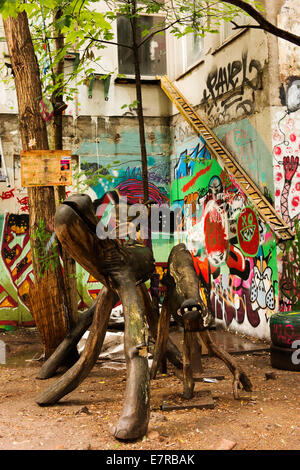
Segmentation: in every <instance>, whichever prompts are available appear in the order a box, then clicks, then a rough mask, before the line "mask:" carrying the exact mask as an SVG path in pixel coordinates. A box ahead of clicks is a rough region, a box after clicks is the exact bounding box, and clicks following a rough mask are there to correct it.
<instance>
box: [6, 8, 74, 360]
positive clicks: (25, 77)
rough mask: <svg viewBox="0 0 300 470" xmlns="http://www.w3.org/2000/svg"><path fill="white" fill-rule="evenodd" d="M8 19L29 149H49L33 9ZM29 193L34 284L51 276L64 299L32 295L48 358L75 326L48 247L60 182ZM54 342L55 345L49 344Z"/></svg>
mask: <svg viewBox="0 0 300 470" xmlns="http://www.w3.org/2000/svg"><path fill="white" fill-rule="evenodd" d="M3 23H4V29H5V35H6V41H7V46H8V51H9V55H10V58H11V65H12V70H13V74H14V79H15V88H16V93H17V99H18V109H19V124H20V133H21V141H22V147H23V150H34V149H38V150H47V149H48V139H47V129H46V123H45V121H43V119H42V116H41V114H40V111H39V102H40V100H41V98H42V90H41V82H40V72H39V67H38V63H37V59H36V56H35V53H34V49H33V44H32V40H31V36H30V31H29V26H28V19H27V15H26V13H25V12H22V13H19V14H18V16H17V17H16V18H13V17H8V18H7V19H6V20H4V21H3ZM28 198H29V209H30V234H31V238H30V240H31V252H32V263H33V271H34V276H35V288H34V289H39V286H41V283H42V284H43V285H47V284H48V282H47V281H48V280H49V284H50V283H51V289H52V293H53V297H55V298H57V299H59V302H57V304H54V305H53V302H52V303H51V304H50V303H49V305H47V300H46V299H44V300H45V302H43V305H39V304H38V303H37V302H38V301H39V298H42V296H43V294H44V292H43V291H42V292H40V295H39V296H38V297H37V298H35V297H34V295H31V303H32V305H33V304H34V305H35V308H34V311H35V313H34V319H35V321H36V325H37V328H38V330H39V332H40V334H41V337H42V340H43V342H44V351H45V357H46V358H47V357H49V356H50V355H51V354H52V352H53V351H54V350H55V349H56V346H58V344H59V343H60V342H61V341H62V339H63V338H64V336H65V335H66V333H67V331H68V327H69V325H68V305H67V299H66V295H65V292H64V283H63V277H62V271H61V266H60V261H59V255H58V250H57V246H56V244H55V243H52V245H51V246H50V248H49V250H48V251H47V250H46V247H45V244H46V242H47V243H48V242H49V238H50V237H51V234H52V233H53V230H54V214H55V197H54V188H53V187H52V186H43V187H33V188H28ZM41 254H43V256H41ZM48 294H50V295H51V292H50V293H48ZM45 296H46V298H47V292H45ZM45 309H46V310H45ZM40 314H41V315H40ZM53 325H55V328H53ZM53 331H54V332H55V336H56V338H55V341H53V337H52V338H50V337H49V335H50V334H51V335H53ZM50 342H51V344H52V346H51V347H49V344H50ZM53 344H56V346H53Z"/></svg>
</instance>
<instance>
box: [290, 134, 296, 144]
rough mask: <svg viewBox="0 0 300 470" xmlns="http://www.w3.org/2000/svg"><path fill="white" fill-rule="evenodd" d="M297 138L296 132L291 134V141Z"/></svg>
mask: <svg viewBox="0 0 300 470" xmlns="http://www.w3.org/2000/svg"><path fill="white" fill-rule="evenodd" d="M296 138H297V137H296V135H295V134H291V135H290V141H291V142H295V140H296Z"/></svg>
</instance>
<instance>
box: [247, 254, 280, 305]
mask: <svg viewBox="0 0 300 470" xmlns="http://www.w3.org/2000/svg"><path fill="white" fill-rule="evenodd" d="M250 301H251V304H252V308H253V309H254V310H257V309H262V310H265V309H266V308H269V309H270V310H274V308H275V293H274V287H273V285H272V269H271V268H270V267H269V266H267V263H266V261H265V260H263V259H262V258H260V259H259V260H258V261H257V265H256V266H254V268H253V278H252V281H251V291H250Z"/></svg>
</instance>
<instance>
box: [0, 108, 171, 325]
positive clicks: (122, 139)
mask: <svg viewBox="0 0 300 470" xmlns="http://www.w3.org/2000/svg"><path fill="white" fill-rule="evenodd" d="M0 129H3V134H2V135H3V137H2V144H3V150H4V158H5V163H6V170H7V173H8V175H9V179H8V180H6V179H5V178H3V179H2V180H1V178H0V246H1V257H0V326H1V325H3V324H4V323H7V322H13V323H15V324H19V325H30V324H32V320H33V319H32V316H31V314H30V311H29V309H28V292H29V289H30V286H31V285H32V283H33V282H34V278H33V272H32V262H31V252H30V237H29V231H28V227H29V211H30V208H29V204H28V196H27V192H26V189H25V188H22V186H21V180H20V157H19V153H20V142H19V134H18V130H17V118H16V117H12V116H9V121H7V120H5V116H3V122H2V120H1V119H0ZM146 143H147V154H148V167H149V171H148V177H149V198H150V199H152V200H153V201H155V202H156V203H158V204H161V203H168V202H169V186H170V179H169V173H170V172H169V127H168V123H167V121H166V120H164V119H155V118H153V119H152V118H146ZM64 148H68V149H71V150H72V154H73V156H74V158H73V161H74V162H76V161H77V163H78V164H77V168H75V169H74V172H73V186H72V187H68V188H66V189H67V195H69V194H71V193H72V192H78V191H80V192H85V193H88V194H89V195H90V197H91V198H92V200H96V199H101V198H102V197H103V196H105V194H107V193H109V192H110V191H113V190H115V191H116V192H117V193H118V194H119V196H123V197H127V199H128V202H129V203H139V202H140V201H141V200H142V199H143V185H142V172H141V157H140V148H139V132H138V125H137V120H136V118H122V119H120V118H107V119H104V118H96V117H80V118H78V119H77V120H74V119H73V118H72V117H69V116H66V117H65V118H64ZM2 163H3V157H2ZM97 171H98V172H99V174H98V176H97ZM172 246H173V241H172V240H171V239H170V238H169V239H167V238H166V239H164V238H159V239H156V240H154V243H153V249H154V254H155V258H156V260H157V261H158V263H159V264H158V270H159V269H161V263H162V265H163V263H164V262H165V261H167V258H168V255H169V252H170V250H171V248H172ZM76 277H77V291H78V307H79V309H80V310H83V309H85V308H86V307H87V306H89V305H90V304H91V301H92V299H94V298H96V296H97V294H98V293H99V290H100V289H101V287H102V286H101V284H100V283H99V282H98V281H97V280H96V279H94V278H93V277H92V276H91V275H90V274H89V273H87V272H86V271H85V270H84V269H83V268H81V266H79V265H76Z"/></svg>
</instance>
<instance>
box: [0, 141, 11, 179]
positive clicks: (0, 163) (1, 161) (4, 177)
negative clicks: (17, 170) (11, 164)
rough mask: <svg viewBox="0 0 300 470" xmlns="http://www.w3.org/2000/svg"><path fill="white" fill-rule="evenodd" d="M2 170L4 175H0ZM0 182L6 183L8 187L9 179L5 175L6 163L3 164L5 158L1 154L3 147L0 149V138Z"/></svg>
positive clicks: (0, 145)
mask: <svg viewBox="0 0 300 470" xmlns="http://www.w3.org/2000/svg"><path fill="white" fill-rule="evenodd" d="M2 168H3V170H4V174H2V171H1V169H2ZM1 181H6V184H7V187H8V188H9V187H10V182H9V177H8V173H7V168H6V163H5V156H4V153H3V147H2V139H1V137H0V182H1Z"/></svg>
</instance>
